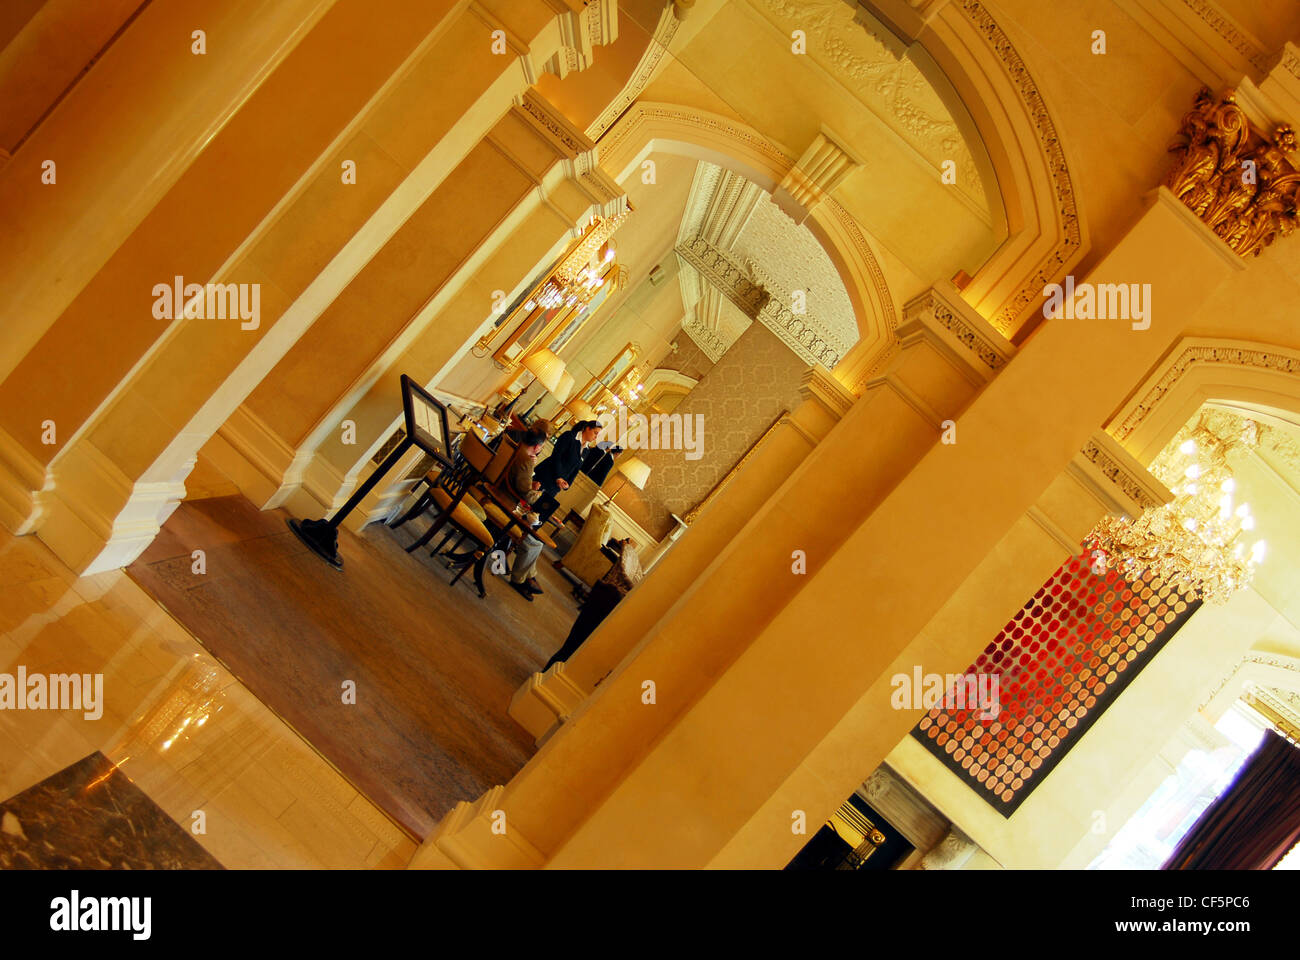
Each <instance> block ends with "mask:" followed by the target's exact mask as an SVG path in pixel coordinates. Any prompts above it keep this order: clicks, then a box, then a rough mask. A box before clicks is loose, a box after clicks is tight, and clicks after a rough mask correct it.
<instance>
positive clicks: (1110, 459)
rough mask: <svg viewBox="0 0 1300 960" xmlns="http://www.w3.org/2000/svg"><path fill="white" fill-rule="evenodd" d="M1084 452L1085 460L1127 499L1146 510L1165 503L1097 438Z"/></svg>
mask: <svg viewBox="0 0 1300 960" xmlns="http://www.w3.org/2000/svg"><path fill="white" fill-rule="evenodd" d="M1082 452H1083V458H1084V459H1085V460H1087V461H1088V462H1089V463H1091V464H1092V465H1093V466H1095V467H1096V468H1097V469H1098V470H1100V471H1101V472H1102V475H1103V476H1105V477H1106V479H1107V480H1109V481H1110V482H1111V483H1113V484H1115V486H1116V487H1118V488H1119V489H1120V490H1121V491H1122V492H1123V493H1124V495H1125V496H1126V497H1128V498H1129V499H1130V500H1132V501H1133V502H1134V503H1136V504H1138V505H1139V506H1140V507H1142V508H1143V509H1144V510H1146V509H1154V508H1155V507H1158V506H1160V505H1161V504H1162V503H1163V502H1164V501H1162V500H1160V499H1159V498H1158V497H1155V496H1153V495H1152V494H1151V491H1150V485H1149V484H1146V483H1143V482H1142V481H1141V480H1140V479H1139V478H1138V477H1137V476H1136V475H1135V474H1134V473H1133V472H1132V471H1131V470H1130V469H1128V468H1127V467H1126V466H1124V465H1123V464H1121V463H1120V462H1119V459H1118V458H1117V457H1115V456H1113V455H1112V454H1111V453H1110V452H1109V451H1107V450H1106V449H1104V447H1103V446H1102V444H1101V443H1099V442H1098V441H1097V440H1096V439H1095V438H1094V439H1092V440H1089V441H1088V442H1087V443H1086V444H1084V447H1083V451H1082Z"/></svg>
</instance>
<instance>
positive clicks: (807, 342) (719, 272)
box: [676, 237, 839, 368]
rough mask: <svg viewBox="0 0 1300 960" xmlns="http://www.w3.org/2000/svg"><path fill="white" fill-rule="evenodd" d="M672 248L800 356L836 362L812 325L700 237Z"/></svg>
mask: <svg viewBox="0 0 1300 960" xmlns="http://www.w3.org/2000/svg"><path fill="white" fill-rule="evenodd" d="M676 250H677V254H678V256H680V257H681V258H682V260H683V261H684V262H686V263H687V264H688V265H690V266H691V267H692V268H693V269H694V270H695V271H696V273H698V274H699V275H700V277H701V278H703V279H704V280H705V281H706V282H707V283H709V284H711V285H712V286H713V287H715V288H717V289H718V290H719V291H721V293H722V294H723V295H724V296H725V297H726V298H727V299H728V300H730V301H731V302H732V303H733V304H735V305H736V307H737V308H739V310H740V311H741V312H742V313H743V314H745V316H747V317H749V318H750V319H752V320H758V321H759V322H761V323H763V324H764V325H765V326H767V327H768V328H769V329H770V330H771V331H772V332H773V333H775V334H776V335H777V336H778V337H779V338H780V339H781V340H782V341H783V342H784V343H785V344H786V346H788V347H790V349H792V350H793V351H794V352H795V353H797V354H798V355H799V357H800V358H801V359H803V360H804V361H806V362H807V363H809V364H815V363H820V364H822V365H823V366H825V367H828V368H829V367H833V366H835V364H836V363H838V362H839V354H838V353H836V351H835V349H834V348H833V347H832V346H830V344H828V343H827V342H826V340H825V339H824V338H823V337H822V336H821V334H820V332H819V331H818V330H817V328H816V327H815V326H813V325H812V324H811V323H810V322H809V321H808V320H807V319H805V317H803V316H799V315H796V314H795V313H794V312H793V311H791V310H790V309H789V308H788V307H786V306H785V305H784V304H781V303H777V302H775V301H774V300H773V298H772V294H771V291H769V290H766V289H765V288H764V287H763V286H762V285H761V284H758V283H755V282H754V281H753V280H752V279H751V278H750V277H749V275H748V274H747V272H746V271H745V270H744V269H742V268H741V267H740V266H739V265H737V264H736V263H734V262H732V260H731V259H730V258H729V257H728V256H727V255H726V254H725V253H723V252H722V251H721V250H718V249H717V248H715V247H714V246H713V245H712V244H710V243H709V242H708V241H707V240H705V239H704V238H703V237H696V238H695V239H693V240H691V241H689V242H688V243H679V244H678V245H677V248H676ZM701 346H703V344H701Z"/></svg>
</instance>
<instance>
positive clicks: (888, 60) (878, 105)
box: [754, 0, 988, 211]
mask: <svg viewBox="0 0 1300 960" xmlns="http://www.w3.org/2000/svg"><path fill="white" fill-rule="evenodd" d="M754 2H755V3H756V4H757V5H758V6H759V7H760V8H761V9H763V10H764V11H765V16H766V17H767V18H768V20H769V22H771V21H779V22H780V26H779V27H778V26H777V24H776V23H773V26H774V27H776V28H777V29H780V30H782V32H783V33H784V32H788V29H791V28H798V29H800V30H802V31H804V33H805V35H806V36H807V38H808V44H809V46H808V55H809V57H810V58H811V59H813V60H814V61H815V62H817V63H818V65H819V66H821V67H822V69H824V70H826V71H827V73H829V74H830V76H832V77H833V78H834V79H835V80H836V81H837V82H838V83H839V84H841V85H842V86H843V87H844V88H845V90H847V91H848V92H849V93H850V94H851V95H852V96H854V97H855V98H857V99H858V100H859V101H860V102H861V103H862V104H863V105H864V106H865V107H867V109H869V110H870V111H871V112H872V113H873V114H874V115H875V116H877V117H878V118H879V119H880V120H881V122H882V123H884V124H885V125H886V126H887V127H889V128H890V129H891V130H893V131H894V132H895V133H896V134H898V136H899V137H901V138H902V139H903V141H904V142H905V143H907V144H908V145H909V146H910V147H912V149H914V150H916V151H917V153H918V154H919V155H920V157H921V158H923V159H924V161H925V162H926V163H927V164H928V165H930V167H931V168H932V169H934V170H935V171H936V173H937V171H938V170H939V169H940V168H941V167H942V166H943V164H944V162H945V161H948V160H951V161H953V162H954V163H955V164H956V165H957V170H958V182H957V185H956V186H954V187H953V188H952V189H955V190H958V191H960V192H962V193H963V194H965V195H966V197H967V198H968V199H969V200H970V202H971V203H972V204H973V205H974V206H975V207H976V208H978V209H980V210H985V211H987V210H988V198H987V197H986V196H985V194H984V184H983V180H982V178H981V177H980V176H979V173H978V171H977V168H976V164H975V159H974V157H973V156H972V155H971V152H970V148H969V147H968V146H967V145H966V141H965V139H964V138H963V137H962V135H961V131H960V130H959V129H958V127H957V124H956V123H955V122H954V121H953V120H952V117H951V115H950V113H949V111H948V109H947V107H946V106H945V105H944V103H943V100H942V99H941V98H940V97H939V94H938V93H937V92H936V91H935V89H934V88H933V87H932V86H931V84H930V82H929V81H928V80H927V79H926V78H925V76H924V74H922V73H921V71H920V69H919V68H918V67H917V66H916V64H915V63H913V62H912V61H911V60H908V59H901V60H900V59H899V58H898V57H896V56H895V55H894V52H893V50H891V48H890V44H887V43H885V42H883V40H882V39H881V38H879V37H877V36H875V35H873V34H872V33H870V32H868V31H867V30H865V29H863V27H862V25H861V24H860V23H857V22H855V17H856V13H855V11H854V9H853V7H852V6H851V5H847V4H845V3H844V2H843V0H754ZM787 42H788V37H787Z"/></svg>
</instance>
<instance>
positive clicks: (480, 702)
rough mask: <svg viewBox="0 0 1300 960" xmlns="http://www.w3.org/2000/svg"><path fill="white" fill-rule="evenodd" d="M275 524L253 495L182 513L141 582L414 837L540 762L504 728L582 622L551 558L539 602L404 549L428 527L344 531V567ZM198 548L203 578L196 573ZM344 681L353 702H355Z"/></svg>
mask: <svg viewBox="0 0 1300 960" xmlns="http://www.w3.org/2000/svg"><path fill="white" fill-rule="evenodd" d="M285 519H286V515H285V514H284V513H282V512H281V511H278V510H273V511H266V512H261V511H258V510H257V509H255V508H254V507H253V505H252V504H251V503H250V502H249V501H248V500H246V499H245V498H243V497H242V496H233V497H221V498H217V499H207V500H199V501H186V502H184V503H182V504H181V506H180V508H179V509H177V511H176V513H175V514H173V515H172V517H171V519H170V520H168V522H167V524H166V525H165V526H164V527H163V530H162V532H161V533H160V534H159V535H158V537H157V538H156V539H155V540H154V542H153V544H152V545H151V546H150V547H149V549H148V550H147V551H146V552H145V553H144V554H143V555H142V556H141V557H140V559H139V560H138V561H136V563H135V564H133V565H132V566H131V567H130V568H129V572H130V574H131V576H132V577H133V578H134V579H135V580H136V581H137V582H138V583H139V584H140V585H141V586H142V587H143V588H144V589H145V590H146V591H147V592H149V593H150V594H151V595H152V596H153V597H154V598H155V599H156V600H158V602H159V603H161V604H162V605H163V606H164V607H166V608H167V610H168V611H170V613H171V614H172V615H173V616H174V617H175V618H176V619H177V620H179V621H180V622H181V623H182V624H183V625H184V626H185V627H186V628H187V629H188V630H189V631H190V632H191V633H193V634H194V635H195V636H196V637H197V638H198V640H199V641H200V642H201V643H202V644H203V645H204V646H205V647H207V649H208V650H210V651H211V652H212V654H213V655H214V656H216V657H217V658H218V659H219V660H220V661H222V663H223V664H225V665H226V667H227V668H228V669H229V670H230V671H231V673H233V674H234V675H235V676H236V677H238V678H239V679H240V680H241V681H242V682H243V683H244V684H245V685H246V686H247V687H248V688H249V689H250V690H251V691H252V692H253V693H254V694H255V695H256V696H257V697H258V698H259V699H261V700H262V701H263V702H264V703H265V704H266V705H267V706H269V707H270V708H271V709H272V710H274V711H275V712H276V713H277V714H279V715H280V716H281V717H283V718H284V719H285V720H286V721H287V722H288V723H289V724H291V725H292V726H293V727H294V728H295V729H296V730H297V731H298V732H299V733H300V734H301V735H302V736H303V737H304V738H305V739H306V740H307V741H308V742H309V743H311V744H312V745H313V746H314V747H315V748H316V749H317V750H318V751H319V752H320V753H321V754H322V755H323V756H324V757H325V758H326V759H327V760H329V761H330V762H331V763H332V764H334V766H336V767H337V768H338V769H339V771H340V772H341V773H342V774H343V775H344V776H345V777H347V778H348V779H349V780H350V781H351V782H352V783H353V784H354V785H355V786H356V787H357V789H358V790H359V791H360V792H361V793H363V794H364V795H365V796H367V797H368V798H369V799H370V800H372V801H373V802H374V803H375V804H376V805H377V806H379V807H380V808H382V809H383V810H385V811H386V812H387V813H388V814H389V815H390V816H392V817H393V819H394V820H396V821H397V822H398V823H400V824H401V825H403V826H404V827H405V828H406V829H408V830H409V831H411V832H412V833H413V834H414V835H415V836H417V837H423V836H425V835H426V834H428V833H429V832H430V831H431V830H432V828H433V827H434V825H435V824H436V823H437V821H438V820H439V819H440V818H441V816H442V814H443V813H445V812H446V811H447V810H448V809H450V808H451V807H452V806H453V805H454V804H455V803H456V802H457V801H460V800H472V799H474V798H476V797H477V796H479V795H480V794H481V793H482V792H483V791H484V790H486V789H488V788H489V787H492V786H494V785H496V784H500V783H505V782H506V781H507V780H509V779H510V778H511V777H512V776H513V775H514V774H515V773H516V771H518V770H519V768H520V767H521V766H523V764H524V763H525V761H526V760H527V759H528V757H529V756H530V755H531V754H532V751H533V749H534V747H533V743H532V738H531V737H529V736H528V735H527V734H526V733H525V731H524V730H523V729H522V728H521V727H519V726H518V725H517V724H515V722H514V721H513V720H511V719H510V717H509V716H508V715H507V714H506V708H507V706H508V705H509V702H510V698H511V696H512V695H513V694H514V692H515V690H516V688H518V686H519V685H520V684H521V683H522V682H523V681H524V680H525V679H527V677H528V676H529V675H530V674H532V673H534V672H536V671H538V670H540V669H541V667H542V665H543V664H544V663H545V662H546V660H547V659H548V658H549V657H550V655H551V654H552V653H553V652H554V651H555V650H556V649H558V648H559V646H560V644H561V643H562V642H563V640H564V637H565V636H566V634H567V633H568V630H569V627H570V626H571V625H572V623H573V620H574V618H575V617H576V616H577V604H576V603H575V602H574V600H573V598H572V597H571V596H570V595H569V591H568V586H567V583H566V581H565V580H564V578H563V577H562V576H561V575H560V574H559V573H558V572H557V571H556V570H555V569H554V568H553V567H552V566H551V564H550V562H549V559H548V558H547V557H545V556H544V557H543V560H542V562H540V563H539V564H538V574H539V579H540V580H541V583H542V586H543V588H544V589H545V590H546V593H545V594H544V595H542V596H539V597H536V598H535V599H534V601H533V602H532V603H529V602H528V601H527V600H525V599H524V598H523V597H521V596H520V595H519V594H517V593H515V592H514V591H513V590H511V589H510V588H509V586H508V585H507V583H506V581H505V579H504V578H501V577H493V576H490V575H489V576H487V578H486V579H487V590H488V596H487V599H486V600H480V599H478V596H477V593H476V591H475V590H474V589H473V586H472V584H471V583H470V577H469V576H468V575H466V576H465V577H464V578H462V580H461V582H460V583H458V584H457V585H456V586H455V587H454V588H452V587H450V586H449V581H450V579H451V574H450V572H449V571H447V570H446V569H445V568H444V567H443V566H442V564H441V562H439V561H435V560H432V559H430V557H429V556H428V551H427V550H420V551H418V552H417V553H415V554H407V553H406V552H405V550H404V547H405V546H406V545H407V544H409V543H410V542H411V541H412V540H413V539H414V538H415V536H416V535H418V534H419V533H421V532H423V530H424V529H426V524H427V520H425V519H424V518H420V519H418V520H415V521H412V522H411V523H409V524H407V525H406V526H405V527H403V528H402V529H400V530H389V529H388V528H387V527H385V526H383V525H382V524H372V525H371V526H370V527H368V528H367V529H366V530H365V531H364V532H363V533H362V534H361V535H359V536H358V535H354V534H352V533H350V532H348V531H347V530H340V531H339V552H340V554H341V555H342V556H343V558H344V569H343V570H342V571H341V572H340V571H336V570H334V569H332V568H331V567H329V566H328V565H326V564H325V563H323V562H322V561H320V560H319V559H317V558H316V557H315V556H314V555H313V554H311V553H310V552H309V551H307V549H306V548H305V547H303V546H302V545H301V544H300V543H299V542H298V540H297V538H296V537H295V536H294V535H293V534H292V532H290V531H289V529H288V528H287V527H286V526H285ZM196 550H202V551H204V555H203V558H202V560H203V564H204V565H205V572H202V573H199V572H195V568H196V565H197V562H198V561H196V559H195V558H194V551H196ZM347 681H352V682H353V683H354V684H355V690H356V697H355V699H356V702H355V704H349V703H345V702H344V691H345V685H346V683H347Z"/></svg>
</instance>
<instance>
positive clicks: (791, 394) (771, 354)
mask: <svg viewBox="0 0 1300 960" xmlns="http://www.w3.org/2000/svg"><path fill="white" fill-rule="evenodd" d="M687 342H689V341H687ZM683 346H684V345H683ZM806 369H807V365H806V364H804V362H803V361H802V360H800V359H799V357H797V356H795V354H794V352H793V351H792V350H791V349H790V348H789V347H787V346H786V345H785V344H783V343H782V342H781V341H780V340H778V339H777V337H776V335H775V334H773V333H772V332H771V331H770V330H768V329H767V327H765V326H763V324H761V323H754V324H751V325H750V327H749V329H748V330H746V331H745V332H744V333H743V334H742V335H741V336H740V338H739V339H738V340H737V341H736V342H735V343H734V344H732V345H731V349H729V350H728V351H727V352H726V353H725V354H723V356H722V358H721V359H720V360H719V361H718V362H717V363H716V364H715V365H714V366H713V367H712V368H710V369H709V371H708V372H707V373H705V374H704V377H703V378H702V379H701V380H700V382H699V384H698V385H697V386H696V387H695V389H694V390H692V391H691V392H690V394H689V395H688V396H687V397H686V399H685V400H683V401H682V402H681V404H680V405H678V407H677V409H676V410H675V411H674V412H675V413H680V414H682V415H683V416H688V415H689V416H692V417H693V416H695V415H696V414H699V415H701V416H702V417H703V425H704V445H703V456H702V457H701V458H700V459H699V460H687V459H686V457H685V453H684V451H681V450H642V451H638V452H637V456H639V457H640V458H641V459H642V460H644V461H645V462H646V463H648V464H649V465H650V479H649V481H648V482H647V483H646V488H645V490H637V489H636V488H635V487H633V486H631V485H630V484H628V485H626V486H624V487H623V489H622V490H621V491H619V494H618V496H617V498H616V499H617V503H618V505H619V506H620V507H622V508H623V509H624V510H626V511H627V512H628V515H629V516H631V517H632V519H633V520H635V521H636V522H637V523H639V524H640V525H641V526H642V527H644V528H645V530H646V532H647V533H650V534H651V535H653V536H654V537H655V538H656V539H658V538H662V537H663V536H665V535H666V534H667V533H669V532H670V531H671V530H672V528H673V520H672V516H671V514H674V513H675V514H677V515H678V516H679V517H680V516H683V515H685V513H686V511H687V510H689V509H691V507H693V506H695V504H697V503H699V502H700V501H701V500H703V499H704V498H705V497H706V496H707V495H708V493H709V491H710V490H712V489H713V486H714V484H716V483H717V482H718V481H719V480H721V479H722V478H723V477H724V476H726V474H727V471H728V470H730V469H731V468H732V467H733V466H735V465H736V463H738V462H739V460H740V458H741V457H743V456H744V455H745V453H746V452H747V451H748V450H749V448H750V447H751V446H753V444H754V442H755V441H756V440H758V438H759V437H761V436H762V435H763V431H765V430H766V429H767V428H768V427H769V426H770V425H771V423H772V421H773V420H775V419H776V418H777V417H778V416H779V415H780V414H781V413H782V411H785V410H791V409H793V408H794V407H795V406H797V405H798V403H799V401H800V397H799V383H800V380H801V379H802V378H803V374H804V371H805V370H806ZM611 485H612V484H611Z"/></svg>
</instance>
